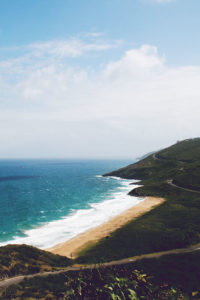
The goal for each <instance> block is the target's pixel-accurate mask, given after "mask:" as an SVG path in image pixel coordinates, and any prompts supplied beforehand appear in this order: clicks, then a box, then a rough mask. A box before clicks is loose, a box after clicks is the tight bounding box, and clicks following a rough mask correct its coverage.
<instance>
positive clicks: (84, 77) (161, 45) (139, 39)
mask: <svg viewBox="0 0 200 300" xmlns="http://www.w3.org/2000/svg"><path fill="white" fill-rule="evenodd" d="M0 5H1V9H0V128H1V130H0V142H1V150H0V158H85V159H88V158H100V159H101V158H113V159H115V158H130V159H132V158H135V157H139V156H141V155H143V154H145V153H148V152H151V151H156V150H159V149H161V148H163V147H166V146H169V145H171V144H173V143H175V142H176V141H177V140H183V139H186V138H193V137H198V136H199V135H200V132H199V131H200V128H199V113H200V84H199V83H200V39H199V28H200V1H199V0H192V1H189V0H101V1H99V0H84V1H83V0H76V1H74V0H18V1H13V0H2V1H1V3H0Z"/></svg>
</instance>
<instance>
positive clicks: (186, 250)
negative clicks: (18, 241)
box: [0, 244, 200, 289]
mask: <svg viewBox="0 0 200 300" xmlns="http://www.w3.org/2000/svg"><path fill="white" fill-rule="evenodd" d="M197 250H200V244H197V245H194V246H191V247H188V248H182V249H173V250H168V251H162V252H156V253H150V254H143V255H140V256H133V257H130V258H125V259H120V260H116V261H111V262H107V263H102V264H91V265H80V266H74V267H73V266H72V267H67V268H65V269H62V270H59V271H52V272H43V273H37V274H32V275H24V276H16V277H12V278H9V279H5V280H2V281H0V289H6V288H8V287H9V286H11V285H13V284H18V283H20V282H21V281H22V280H24V279H25V278H26V279H29V278H33V277H36V276H42V277H45V276H48V275H56V274H60V273H66V272H69V271H81V270H87V269H95V268H99V267H101V266H102V267H106V266H116V265H122V264H130V263H133V262H135V261H138V260H142V259H151V258H159V257H161V256H164V255H168V254H181V253H191V252H194V251H197Z"/></svg>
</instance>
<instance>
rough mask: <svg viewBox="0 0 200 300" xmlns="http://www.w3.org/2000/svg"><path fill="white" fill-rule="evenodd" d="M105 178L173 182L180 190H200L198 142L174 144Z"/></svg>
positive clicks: (187, 141) (199, 151) (199, 150)
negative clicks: (114, 177) (182, 188)
mask: <svg viewBox="0 0 200 300" xmlns="http://www.w3.org/2000/svg"><path fill="white" fill-rule="evenodd" d="M105 176H119V177H122V178H128V179H141V180H142V184H150V183H152V184H153V183H154V184H155V183H159V184H160V183H162V182H166V181H167V180H173V182H174V183H175V184H178V185H180V186H182V187H185V188H190V189H194V190H200V138H195V139H188V140H185V141H181V142H177V143H176V144H175V145H173V146H171V147H168V148H166V149H163V150H161V151H158V152H157V153H155V154H151V155H150V156H148V157H146V158H145V159H143V160H141V161H139V162H137V163H135V164H131V165H129V166H127V167H124V168H122V169H119V170H116V171H114V172H111V173H108V174H105Z"/></svg>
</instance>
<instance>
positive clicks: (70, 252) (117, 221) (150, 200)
mask: <svg viewBox="0 0 200 300" xmlns="http://www.w3.org/2000/svg"><path fill="white" fill-rule="evenodd" d="M164 201H165V199H164V198H156V197H146V198H145V200H143V201H141V202H140V203H138V204H136V205H135V206H133V207H131V208H129V209H128V210H126V211H125V212H123V213H121V214H120V215H118V216H116V217H114V218H112V219H111V220H109V221H108V222H106V223H104V224H102V225H100V226H98V227H95V228H92V229H90V230H88V231H86V232H84V233H82V234H79V235H77V236H75V237H74V238H72V239H70V240H68V241H67V242H64V243H61V244H58V245H56V246H54V247H53V248H50V249H46V250H48V251H50V252H52V253H54V254H60V255H63V256H67V257H70V258H76V256H77V254H78V253H80V252H81V250H83V249H84V248H86V247H88V246H89V245H92V244H94V243H96V242H97V241H98V240H100V239H102V238H104V237H106V236H108V235H109V234H110V233H111V232H113V231H115V230H116V229H118V228H120V227H122V226H123V225H125V224H126V223H128V222H129V221H131V220H134V219H136V218H137V217H139V216H141V215H142V214H144V213H146V212H148V211H150V210H151V209H152V208H154V207H155V206H157V205H160V204H161V203H163V202H164Z"/></svg>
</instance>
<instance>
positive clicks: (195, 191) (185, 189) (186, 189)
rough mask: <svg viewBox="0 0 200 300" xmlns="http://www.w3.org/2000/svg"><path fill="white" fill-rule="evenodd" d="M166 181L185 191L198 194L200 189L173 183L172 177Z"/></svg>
mask: <svg viewBox="0 0 200 300" xmlns="http://www.w3.org/2000/svg"><path fill="white" fill-rule="evenodd" d="M167 183H168V184H169V185H171V186H173V187H176V188H178V189H181V190H184V191H187V192H191V193H198V194H200V191H197V190H192V189H188V188H184V187H182V186H180V185H177V184H175V183H173V179H170V180H167Z"/></svg>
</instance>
